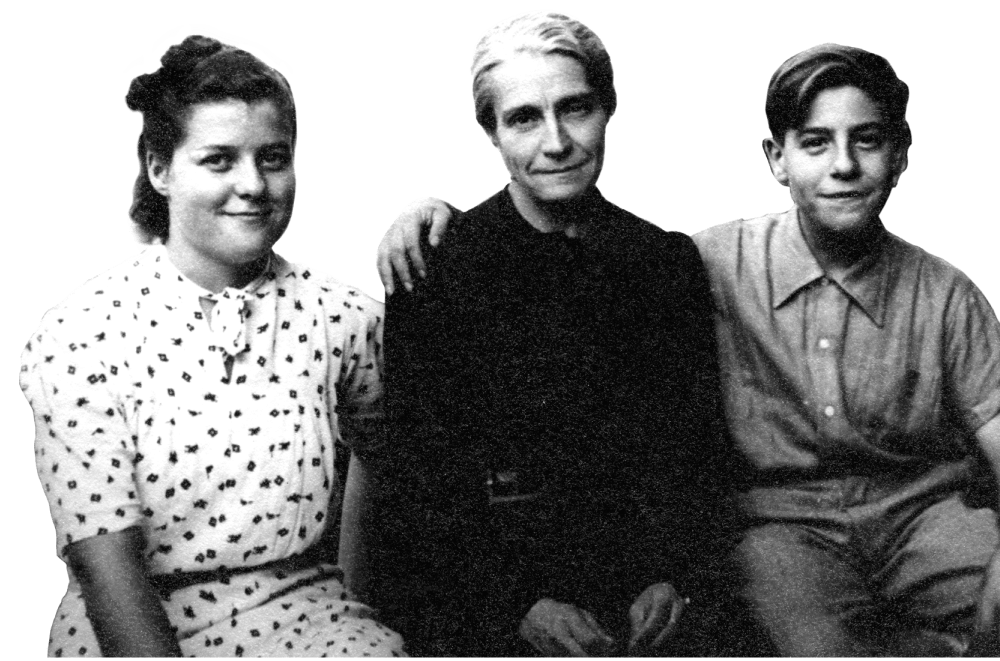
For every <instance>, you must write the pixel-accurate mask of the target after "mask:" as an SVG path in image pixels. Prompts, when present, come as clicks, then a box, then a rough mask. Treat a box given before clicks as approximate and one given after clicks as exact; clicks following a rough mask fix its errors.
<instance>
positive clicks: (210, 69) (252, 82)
mask: <svg viewBox="0 0 1000 661" xmlns="http://www.w3.org/2000/svg"><path fill="white" fill-rule="evenodd" d="M160 64H161V65H162V66H161V67H160V68H159V69H157V70H156V71H155V72H153V73H146V74H143V75H141V76H138V77H136V78H134V79H133V80H132V84H131V85H130V86H129V90H128V94H127V95H126V96H125V103H126V104H128V107H129V109H131V110H138V111H139V112H141V113H142V133H140V134H139V146H138V154H139V176H138V177H137V178H136V180H135V187H134V188H133V191H132V207H131V208H130V209H129V216H131V217H132V220H133V221H134V222H135V224H136V225H137V226H138V228H139V229H140V230H141V231H142V232H143V234H145V235H146V236H147V237H149V238H152V237H156V238H159V239H160V240H162V241H166V239H167V236H168V235H169V232H170V215H169V211H168V206H167V199H166V198H165V197H163V196H162V195H160V194H159V193H158V192H156V189H154V188H153V185H152V183H150V181H149V175H148V174H147V168H146V157H147V154H150V153H152V154H155V155H156V156H157V157H159V158H161V159H163V160H164V161H165V162H167V163H169V162H170V160H171V158H172V157H173V153H174V150H175V149H176V148H177V146H178V145H179V144H180V143H181V142H182V141H183V140H184V137H185V132H184V131H185V127H186V123H187V120H188V117H189V114H190V110H191V107H192V106H193V105H195V104H198V103H205V102H212V101H222V100H224V99H237V100H240V101H245V102H247V103H253V102H256V101H264V100H268V101H273V102H274V103H275V104H276V105H277V106H278V109H279V110H280V111H281V113H282V115H283V116H284V117H285V118H286V119H287V121H288V122H289V126H290V127H291V130H292V141H293V144H294V141H295V130H296V121H295V100H294V99H293V97H292V89H291V87H290V86H289V85H288V81H287V80H285V77H284V76H282V75H281V74H280V73H279V72H278V71H276V70H274V69H272V68H271V67H269V66H267V65H266V64H264V63H263V62H261V61H260V60H259V59H257V58H256V57H254V56H253V55H251V54H250V53H248V52H246V51H244V50H239V49H238V48H234V47H232V46H227V45H226V44H223V43H222V42H220V41H217V40H215V39H211V38H209V37H201V36H191V37H188V38H187V39H185V40H184V41H183V42H181V43H180V44H176V45H174V46H171V47H170V48H169V49H168V50H167V52H166V53H165V54H164V55H163V57H162V58H160Z"/></svg>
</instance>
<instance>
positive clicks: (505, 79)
mask: <svg viewBox="0 0 1000 661" xmlns="http://www.w3.org/2000/svg"><path fill="white" fill-rule="evenodd" d="M492 78H493V88H494V92H495V94H496V97H495V103H496V108H497V111H498V112H503V111H504V110H509V109H511V108H518V107H522V106H547V105H551V104H554V103H556V102H558V101H559V99H563V98H566V97H570V96H580V95H584V94H591V93H593V90H592V89H591V87H590V85H589V84H588V83H587V76H586V72H585V71H584V69H583V65H582V64H580V62H578V61H577V60H575V59H574V58H572V57H569V56H566V55H556V54H549V55H542V54H538V53H523V52H522V53H517V54H516V55H514V56H513V57H511V58H509V59H507V60H504V61H503V62H502V63H500V64H499V65H497V66H496V67H495V68H494V69H493V72H492Z"/></svg>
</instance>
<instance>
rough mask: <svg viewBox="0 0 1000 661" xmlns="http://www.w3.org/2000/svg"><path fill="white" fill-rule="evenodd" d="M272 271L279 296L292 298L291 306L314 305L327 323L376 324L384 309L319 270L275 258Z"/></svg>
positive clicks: (374, 301)
mask: <svg viewBox="0 0 1000 661" xmlns="http://www.w3.org/2000/svg"><path fill="white" fill-rule="evenodd" d="M273 272H274V274H275V276H276V278H277V280H276V282H275V284H276V286H277V288H278V292H277V293H278V296H279V297H283V298H286V297H292V301H291V303H292V305H293V306H295V307H305V306H307V305H308V306H311V305H317V306H319V307H321V308H322V309H323V312H324V314H325V315H327V317H328V319H327V321H328V322H334V323H336V322H341V323H344V322H347V321H349V320H351V321H354V322H355V323H358V322H360V323H363V324H366V325H373V324H379V323H381V321H382V318H383V316H384V313H385V306H384V305H383V304H382V303H381V302H379V301H377V300H375V299H374V298H372V297H371V296H369V295H368V294H366V293H365V292H364V291H362V290H361V289H360V288H358V287H354V286H352V285H349V284H346V283H344V282H341V281H340V280H338V279H337V278H335V277H333V276H331V275H329V274H327V273H325V272H324V271H322V270H319V269H313V268H311V267H307V266H303V265H300V264H295V263H292V262H289V261H288V260H286V259H284V258H282V257H280V256H278V255H275V260H274V264H273Z"/></svg>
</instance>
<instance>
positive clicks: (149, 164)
mask: <svg viewBox="0 0 1000 661" xmlns="http://www.w3.org/2000/svg"><path fill="white" fill-rule="evenodd" d="M146 175H147V176H148V177H149V183H150V184H152V186H153V188H154V189H155V190H156V192H157V193H159V194H160V195H162V196H163V197H170V195H169V191H170V186H169V179H170V163H167V162H166V161H164V160H163V159H162V158H160V157H159V156H157V155H156V154H154V153H153V152H150V151H148V152H146Z"/></svg>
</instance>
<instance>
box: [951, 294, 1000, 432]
mask: <svg viewBox="0 0 1000 661" xmlns="http://www.w3.org/2000/svg"><path fill="white" fill-rule="evenodd" d="M949 307H950V310H949V312H950V314H949V319H948V323H947V325H946V329H947V330H946V333H947V337H946V347H945V350H946V351H947V359H946V360H947V363H946V368H947V379H948V386H949V390H950V391H951V392H952V393H953V395H954V399H955V401H956V403H957V405H958V410H959V411H961V412H962V414H963V416H964V422H965V423H966V424H967V425H968V426H969V428H970V429H972V430H978V429H979V428H980V427H982V426H983V425H984V424H986V423H987V422H989V421H990V420H992V419H993V418H994V417H996V416H997V415H1000V323H998V321H997V317H996V313H994V311H993V308H992V307H990V304H989V303H988V302H987V301H986V297H985V296H983V294H982V292H980V291H979V289H978V288H977V287H976V286H975V285H974V284H973V283H972V282H971V281H969V280H968V279H967V278H964V277H963V278H961V279H960V280H959V284H958V287H957V289H956V292H955V296H954V297H953V299H952V305H950V306H949Z"/></svg>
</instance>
